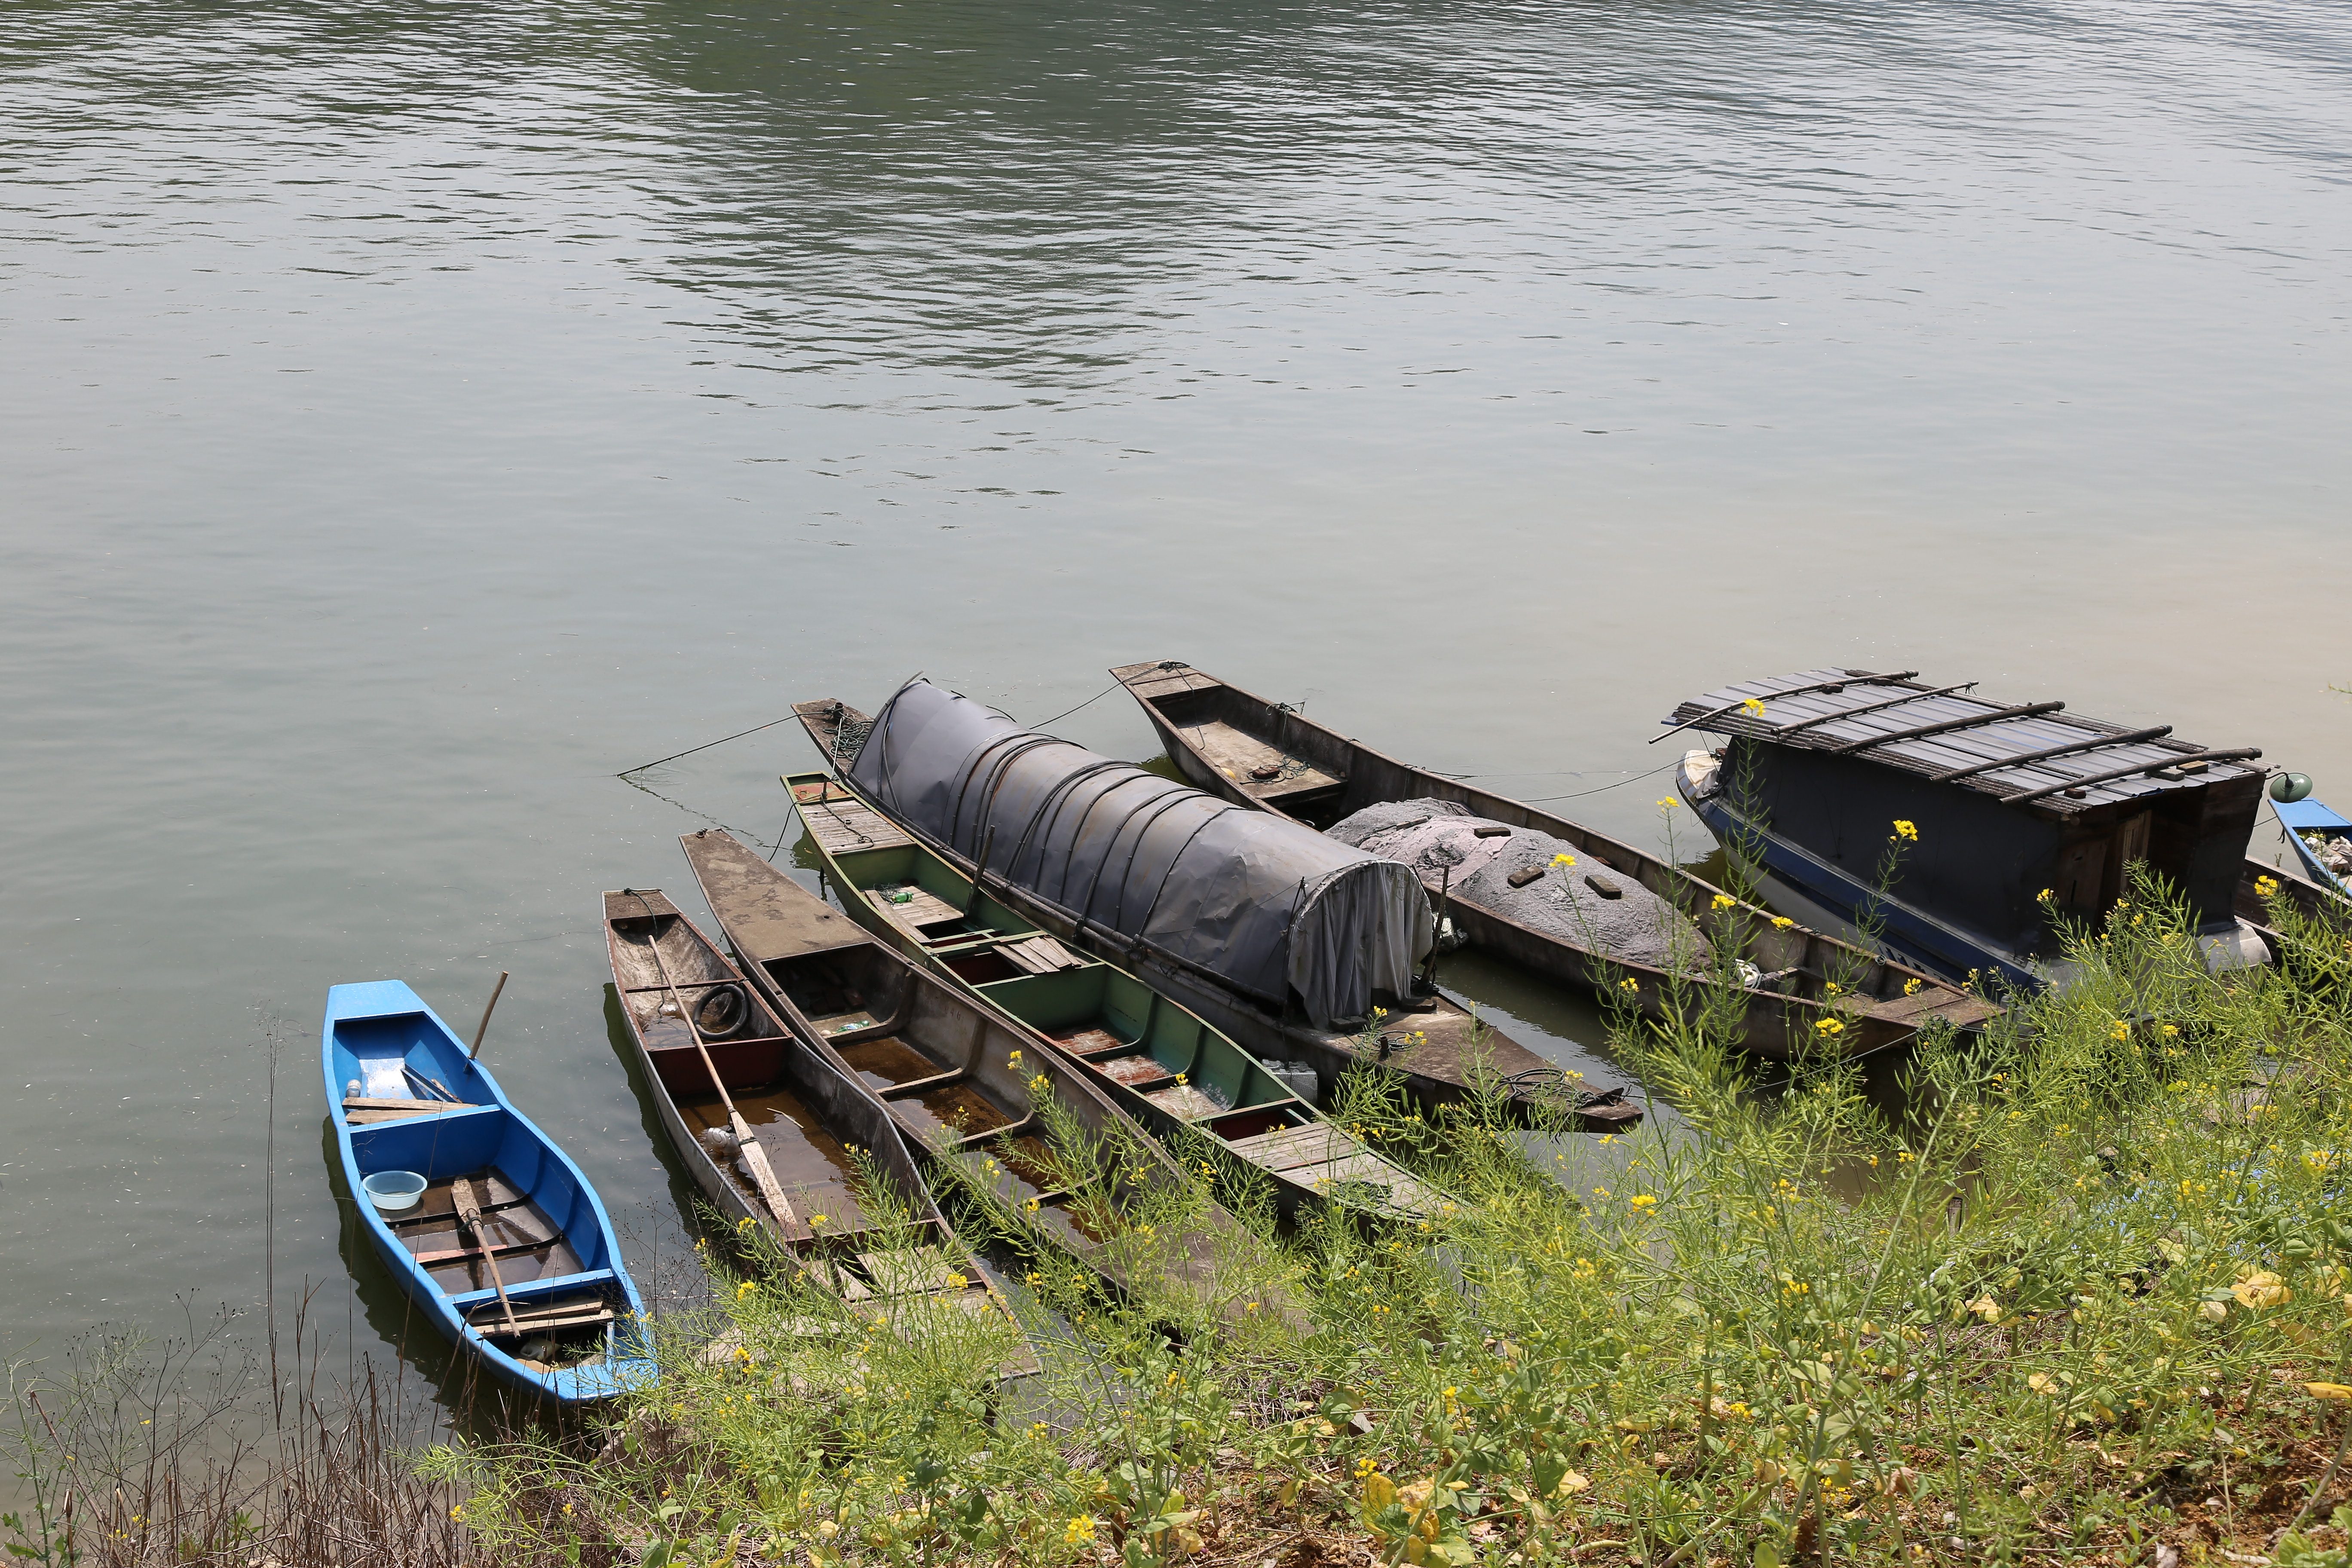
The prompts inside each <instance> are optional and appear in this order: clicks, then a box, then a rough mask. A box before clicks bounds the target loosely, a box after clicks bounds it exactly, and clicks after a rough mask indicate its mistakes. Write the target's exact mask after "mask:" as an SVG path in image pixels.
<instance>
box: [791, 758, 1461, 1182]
mask: <svg viewBox="0 0 2352 1568" xmlns="http://www.w3.org/2000/svg"><path fill="white" fill-rule="evenodd" d="M784 782H785V784H786V785H787V787H789V788H790V789H791V790H792V792H793V800H794V801H796V802H798V803H800V808H801V822H802V825H803V826H804V827H805V828H807V830H808V833H809V837H810V841H811V842H812V843H813V844H814V846H815V847H816V850H817V854H818V856H819V858H820V860H821V862H822V864H823V867H824V873H825V875H826V876H827V877H828V878H829V879H831V880H832V882H833V885H834V887H835V889H837V890H838V891H839V892H840V894H841V898H842V902H843V905H844V907H845V909H847V910H848V911H849V913H850V914H851V916H853V917H854V918H855V919H856V921H858V922H859V923H860V924H862V925H864V926H865V927H866V930H868V931H872V932H873V933H874V934H875V935H876V936H877V937H880V938H881V939H882V940H883V941H884V942H887V943H889V944H890V945H891V946H892V947H894V948H896V949H897V950H898V952H901V953H904V954H905V955H906V956H907V957H908V958H909V959H911V960H913V961H915V962H916V963H920V964H922V965H924V966H925V967H926V968H927V969H928V970H929V972H930V973H934V974H936V975H938V976H940V978H941V979H943V980H945V981H947V982H949V983H950V984H953V985H954V986H956V987H957V988H958V989H960V990H961V991H962V992H963V993H964V994H967V995H969V996H971V997H973V998H976V999H977V1000H979V1001H980V1002H982V1003H984V1004H985V1005H987V1006H988V1007H990V1008H991V1009H992V1010H993V1011H995V1012H996V1013H998V1014H999V1015H1001V1016H1003V1017H1004V1018H1005V1019H1006V1020H1008V1021H1009V1022H1010V1023H1011V1024H1012V1025H1013V1026H1014V1028H1016V1029H1017V1030H1018V1031H1019V1032H1020V1036H1021V1037H1022V1038H1024V1039H1028V1040H1033V1041H1034V1042H1036V1043H1037V1045H1039V1046H1040V1047H1044V1048H1045V1049H1046V1050H1048V1051H1051V1052H1053V1053H1055V1055H1056V1056H1058V1057H1059V1058H1061V1059H1063V1060H1064V1061H1066V1062H1067V1063H1069V1064H1070V1065H1071V1066H1073V1067H1075V1068H1078V1069H1080V1070H1081V1071H1083V1072H1084V1073H1086V1074H1087V1077H1088V1078H1089V1079H1091V1080H1092V1081H1093V1082H1094V1084H1095V1085H1096V1087H1097V1088H1098V1089H1101V1090H1102V1092H1103V1093H1105V1094H1106V1095H1108V1097H1109V1098H1110V1099H1111V1100H1113V1101H1114V1102H1115V1103H1117V1104H1118V1106H1119V1107H1121V1108H1122V1109H1123V1110H1126V1111H1127V1113H1128V1114H1129V1115H1130V1116H1132V1117H1133V1118H1134V1119H1135V1120H1136V1121H1139V1122H1140V1123H1141V1124H1142V1125H1143V1126H1144V1127H1146V1128H1148V1129H1149V1130H1150V1131H1152V1132H1153V1133H1155V1134H1157V1135H1158V1136H1159V1137H1160V1138H1161V1139H1163V1140H1167V1141H1170V1142H1173V1143H1174V1144H1175V1145H1176V1146H1177V1147H1178V1149H1179V1150H1180V1151H1182V1150H1184V1148H1185V1144H1186V1142H1187V1141H1188V1140H1191V1139H1198V1140H1199V1141H1201V1142H1202V1143H1204V1144H1206V1145H1208V1146H1210V1147H1212V1148H1213V1149H1218V1150H1222V1152H1223V1153H1225V1154H1226V1155H1228V1156H1230V1157H1231V1158H1233V1159H1235V1160H1239V1161H1241V1162H1243V1163H1244V1164H1247V1165H1250V1166H1254V1167H1255V1168H1256V1169H1257V1170H1259V1171H1261V1172H1263V1173H1265V1176H1266V1177H1267V1178H1268V1179H1269V1180H1270V1181H1271V1182H1272V1183H1273V1185H1274V1191H1275V1201H1276V1206H1277V1208H1278V1209H1279V1210H1280V1211H1281V1213H1282V1214H1283V1215H1285V1217H1295V1216H1296V1215H1297V1213H1298V1211H1299V1210H1300V1209H1301V1208H1302V1207H1305V1206H1307V1205H1323V1204H1337V1205H1340V1206H1342V1207H1344V1208H1346V1209H1348V1210H1350V1211H1352V1212H1353V1213H1355V1214H1357V1215H1360V1216H1362V1217H1364V1218H1366V1219H1367V1220H1372V1221H1378V1220H1383V1219H1425V1218H1432V1217H1434V1216H1435V1215H1436V1214H1437V1213H1438V1212H1439V1211H1440V1209H1441V1208H1442V1207H1443V1205H1444V1203H1445V1201H1446V1200H1445V1198H1444V1194H1440V1193H1438V1192H1436V1191H1435V1190H1433V1189H1432V1188H1431V1187H1429V1186H1428V1185H1427V1184H1424V1183H1423V1182H1422V1181H1420V1180H1419V1179H1418V1178H1416V1177H1414V1176H1412V1175H1411V1174H1409V1173H1407V1172H1405V1171H1404V1170H1402V1169H1401V1168H1400V1167H1399V1166H1397V1165H1396V1164H1395V1163H1393V1162H1391V1161H1390V1160H1388V1159H1386V1158H1384V1157H1383V1156H1381V1155H1380V1154H1377V1153H1374V1152H1372V1150H1371V1149H1370V1146H1369V1145H1368V1144H1367V1142H1366V1141H1365V1140H1364V1139H1362V1138H1359V1137H1358V1136H1357V1135H1356V1134H1355V1133H1353V1132H1350V1131H1347V1130H1346V1129H1344V1128H1340V1127H1337V1126H1334V1125H1333V1124H1332V1123H1331V1122H1330V1121H1328V1120H1327V1119H1326V1118H1325V1117H1324V1116H1323V1114H1322V1113H1321V1112H1320V1111H1319V1110H1317V1109H1316V1108H1315V1106H1314V1105H1313V1104H1312V1103H1310V1102H1309V1100H1307V1098H1304V1097H1302V1096H1301V1095H1300V1094H1299V1093H1298V1092H1297V1090H1296V1089H1293V1088H1292V1083H1293V1082H1294V1081H1297V1080H1298V1079H1302V1078H1304V1077H1312V1076H1314V1075H1312V1074H1311V1073H1310V1074H1301V1073H1299V1072H1298V1071H1297V1070H1296V1069H1293V1070H1292V1071H1291V1072H1288V1073H1285V1074H1277V1073H1276V1072H1275V1071H1274V1070H1273V1069H1272V1068H1269V1067H1268V1066H1267V1065H1266V1064H1265V1063H1264V1062H1262V1061H1260V1060H1258V1059H1257V1058H1255V1057H1253V1056H1252V1055H1250V1054H1249V1053H1248V1052H1247V1051H1245V1050H1244V1049H1243V1048H1242V1047H1240V1046H1238V1045H1236V1044H1235V1043H1234V1041H1233V1039H1232V1038H1231V1037H1228V1036H1226V1035H1224V1034H1223V1033H1222V1032H1221V1031H1219V1030H1217V1029H1215V1028H1213V1027H1212V1026H1210V1025H1209V1024H1208V1023H1207V1022H1206V1021H1205V1020H1203V1019H1202V1017H1201V1016H1199V1015H1198V1014H1195V1013H1193V1012H1192V1011H1190V1010H1188V1009H1187V1008H1185V1007H1183V1006H1181V1005H1179V1004H1177V1003H1176V1002H1174V1001H1172V1000H1171V999H1170V998H1168V997H1167V996H1164V995H1161V994H1158V993H1157V992H1155V991H1153V989H1152V988H1151V987H1150V986H1149V985H1146V984H1143V982H1141V981H1140V980H1138V979H1137V978H1136V977H1135V976H1134V975H1132V974H1129V973H1127V972H1126V971H1125V970H1123V969H1120V968H1118V966H1117V965H1115V964H1111V963H1105V962H1103V961H1102V960H1100V959H1097V958H1093V957H1089V956H1087V955H1086V954H1084V953H1082V952H1073V951H1072V950H1071V949H1070V948H1068V947H1066V946H1065V945H1064V944H1063V943H1061V942H1057V941H1055V939H1054V938H1053V937H1052V936H1051V935H1049V934H1047V933H1046V932H1045V931H1042V930H1040V929H1039V928H1038V926H1037V925H1036V924H1035V923H1034V922H1033V921H1029V920H1027V919H1025V918H1024V917H1023V916H1022V915H1021V914H1020V913H1019V912H1018V911H1017V910H1014V909H1013V907H1012V905H1011V904H1009V903H1008V902H1006V901H1004V900H1002V899H1001V898H999V897H997V896H996V895H995V894H994V893H992V892H990V891H977V892H976V891H975V889H973V886H972V884H971V879H968V878H966V877H965V876H964V875H963V874H962V873H961V872H960V871H958V870H956V869H955V868H953V867H951V866H950V865H949V864H948V863H947V862H946V861H945V860H944V859H942V858H940V856H939V855H937V854H935V853H933V852H932V851H931V850H930V849H929V848H927V847H924V846H923V845H921V844H919V843H918V842H916V841H915V839H913V838H912V837H909V836H908V835H907V834H905V833H902V832H900V831H899V830H898V828H897V827H895V826H892V825H891V824H890V823H889V822H888V821H887V819H885V818H883V817H882V816H879V815H878V814H877V813H875V812H874V811H873V810H872V809H871V807H870V805H868V804H867V803H866V802H865V801H864V800H862V799H861V798H860V797H859V796H857V795H855V794H854V793H852V792H851V791H850V790H849V788H848V786H847V785H845V784H841V783H839V782H838V781H837V780H835V779H834V778H833V776H832V775H831V774H828V773H796V774H792V775H789V776H787V778H786V779H785V781H784ZM1188 1157H1190V1156H1189V1153H1188Z"/></svg>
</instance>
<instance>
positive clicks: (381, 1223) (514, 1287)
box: [319, 980, 655, 1404]
mask: <svg viewBox="0 0 2352 1568" xmlns="http://www.w3.org/2000/svg"><path fill="white" fill-rule="evenodd" d="M319 1054H320V1068H321V1071H322V1073H323V1075H324V1078H325V1081H326V1089H327V1109H328V1112H329V1114H330V1115H331V1117H332V1118H333V1121H334V1129H335V1146H336V1149H337V1151H338V1152H340V1154H341V1157H342V1164H343V1179H344V1181H345V1182H346V1183H347V1184H349V1185H350V1188H351V1195H352V1202H353V1203H355V1204H356V1205H358V1206H359V1215H360V1223H361V1224H362V1226H364V1227H365V1228H366V1231H367V1234H368V1237H369V1239H370V1240H371V1241H373V1243H374V1245H375V1249H376V1251H377V1252H378V1253H379V1254H381V1255H382V1257H383V1260H384V1263H385V1265H386V1267H388V1268H390V1269H391V1270H392V1273H393V1277H394V1279H397V1280H398V1281H399V1282H400V1285H401V1288H402V1289H404V1290H405V1291H407V1293H408V1295H409V1298H410V1299H411V1300H414V1301H415V1303H416V1304H417V1305H418V1306H419V1307H421V1308H423V1309H424V1310H425V1313H426V1315H427V1316H429V1317H430V1318H431V1319H432V1320H433V1321H434V1324H435V1326H436V1327H437V1328H439V1329H440V1331H442V1332H443V1333H444V1334H446V1335H447V1336H448V1337H449V1339H450V1340H451V1341H452V1342H455V1343H456V1344H457V1347H458V1349H459V1350H461V1351H463V1352H466V1353H467V1354H469V1355H472V1356H474V1357H476V1358H478V1360H479V1361H480V1362H481V1363H482V1364H483V1365H485V1366H487V1367H488V1369H489V1370H490V1371H491V1372H493V1373H496V1374H497V1375H498V1376H499V1377H500V1378H502V1379H504V1380H505V1381H506V1382H508V1383H509V1384H513V1385H515V1386H517V1387H519V1388H523V1389H527V1390H529V1391H530V1392H532V1393H535V1394H545V1395H546V1396H548V1397H549V1398H551V1399H555V1400H559V1401H562V1402H563V1403H566V1404H576V1403H582V1402H585V1401H589V1400H597V1399H607V1398H610V1397H612V1396H613V1395H614V1394H619V1393H621V1392H623V1391H624V1390H626V1389H629V1388H634V1387H638V1386H641V1385H643V1384H647V1383H650V1382H651V1381H652V1380H653V1378H654V1376H655V1368H654V1363H653V1360H652V1357H651V1355H650V1353H649V1351H648V1348H647V1345H646V1308H645V1302H644V1300H642V1299H640V1298H639V1296H638V1295H637V1288H636V1285H635V1283H634V1282H633V1281H632V1280H631V1279H629V1273H628V1270H627V1268H625V1266H624V1265H623V1263H622V1261H621V1249H620V1246H619V1244H618V1243H617V1242H615V1241H614V1238H613V1222H612V1220H611V1219H610V1218H609V1217H608V1216H607V1215H605V1213H604V1205H603V1204H602V1203H600V1202H598V1201H597V1197H596V1190H595V1189H594V1188H593V1187H592V1186H590V1185H589V1184H588V1178H587V1177H586V1176H584V1175H583V1174H581V1173H580V1167H579V1166H577V1165H575V1164H573V1163H572V1160H571V1158H570V1156H568V1155H566V1154H565V1153H564V1152H563V1151H562V1150H561V1149H559V1148H557V1147H556V1146H555V1144H554V1143H553V1142H551V1141H550V1140H549V1139H548V1136H547V1134H545V1133H544V1132H541V1131H540V1130H539V1129H538V1128H537V1127H535V1126H533V1125H532V1124H531V1122H530V1119H529V1118H527V1117H525V1116H524V1115H523V1114H522V1112H520V1111H519V1110H516V1109H515V1108H514V1107H513V1105H512V1104H510V1103H509V1101H508V1100H507V1097H506V1094H505V1091H504V1090H502V1089H499V1083H498V1080H497V1079H495V1078H493V1077H491V1076H490V1071H489V1069H488V1068H485V1067H483V1066H482V1065H481V1064H480V1063H479V1062H477V1061H473V1060H471V1059H469V1058H467V1054H466V1047H465V1045H464V1043H463V1042H462V1041H461V1040H459V1039H458V1037H457V1035H455V1034H454V1033H452V1032H451V1030H450V1028H449V1026H447V1025H446V1024H445V1023H443V1022H442V1021H441V1020H440V1018H439V1017H438V1016H436V1015H435V1013H434V1011H433V1009H432V1008H430V1007H427V1006H426V1005H425V1003H424V1000H423V999H422V998H421V997H419V996H418V995H417V994H416V993H415V992H414V991H412V990H410V989H409V988H408V987H407V986H406V985H405V984H402V983H401V982H400V981H397V980H373V981H367V982H363V983H361V984H349V985H337V986H333V987H331V988H330V989H329V991H328V992H327V1015H326V1023H325V1026H324V1027H323V1028H322V1029H321V1031H320V1050H319ZM398 1173H414V1175H415V1177H416V1178H419V1179H421V1180H422V1181H423V1182H424V1184H425V1188H424V1192H423V1194H422V1195H421V1197H419V1198H418V1199H417V1200H416V1201H415V1203H414V1204H412V1205H409V1206H407V1207H404V1208H400V1209H396V1210H386V1209H383V1208H380V1207H378V1206H377V1204H376V1202H375V1201H374V1199H373V1198H372V1197H371V1196H370V1194H369V1193H368V1191H367V1188H366V1183H367V1181H368V1178H370V1177H382V1178H385V1179H387V1180H390V1179H393V1178H394V1177H395V1176H396V1175H397V1174H398Z"/></svg>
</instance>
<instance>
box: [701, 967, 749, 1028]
mask: <svg viewBox="0 0 2352 1568" xmlns="http://www.w3.org/2000/svg"><path fill="white" fill-rule="evenodd" d="M714 1010H715V1011H716V1012H717V1014H718V1021H717V1022H716V1023H714V1022H712V1020H711V1015H712V1013H713V1011H714ZM750 1022H751V1003H750V1001H749V1000H747V999H746V998H745V996H744V994H743V988H742V987H741V986H740V985H737V984H734V983H732V982H731V981H730V982H729V983H728V984H724V985H714V986H712V987H711V988H710V989H709V990H708V991H705V992H704V993H703V994H701V996H700V997H698V998H697V999H696V1001H695V1004H694V1026H695V1027H696V1028H697V1029H699V1030H700V1031H701V1032H702V1037H703V1038H704V1039H706V1040H724V1039H728V1038H730V1037H733V1036H735V1035H737V1034H739V1033H740V1032H741V1031H742V1028H743V1026H744V1025H746V1024H748V1023H750Z"/></svg>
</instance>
